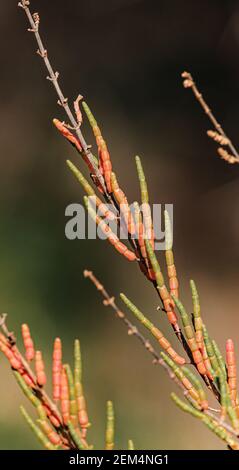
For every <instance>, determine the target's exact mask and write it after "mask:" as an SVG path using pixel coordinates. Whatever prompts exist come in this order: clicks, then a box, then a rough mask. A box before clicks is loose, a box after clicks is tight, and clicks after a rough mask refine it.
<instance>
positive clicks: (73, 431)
mask: <svg viewBox="0 0 239 470" xmlns="http://www.w3.org/2000/svg"><path fill="white" fill-rule="evenodd" d="M67 427H68V429H69V432H70V435H71V437H72V439H73V441H74V443H75V445H76V446H77V448H78V449H80V450H83V449H85V446H84V444H83V442H82V439H81V437H80V434H79V433H78V432H77V431H76V429H75V428H74V426H73V424H72V423H71V422H70V421H69V423H68V424H67Z"/></svg>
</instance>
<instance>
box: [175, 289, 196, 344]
mask: <svg viewBox="0 0 239 470" xmlns="http://www.w3.org/2000/svg"><path fill="white" fill-rule="evenodd" d="M172 298H173V300H174V302H175V304H176V306H177V308H178V311H179V313H180V316H181V319H182V323H183V326H184V331H185V336H186V338H187V339H188V340H190V339H192V338H194V333H193V329H192V326H191V322H190V318H189V316H188V314H187V311H186V309H185V308H184V306H183V304H182V302H180V300H179V299H177V298H176V297H175V296H174V295H172Z"/></svg>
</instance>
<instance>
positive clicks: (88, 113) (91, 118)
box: [82, 101, 98, 128]
mask: <svg viewBox="0 0 239 470" xmlns="http://www.w3.org/2000/svg"><path fill="white" fill-rule="evenodd" d="M82 107H83V109H84V111H85V114H86V116H87V118H88V121H89V123H90V125H91V127H92V128H94V127H96V126H97V125H98V124H97V121H96V119H95V117H94V116H93V114H92V112H91V110H90V108H89V106H88V104H86V102H85V101H82Z"/></svg>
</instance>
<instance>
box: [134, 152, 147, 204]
mask: <svg viewBox="0 0 239 470" xmlns="http://www.w3.org/2000/svg"><path fill="white" fill-rule="evenodd" d="M135 162H136V168H137V173H138V178H139V184H140V191H141V201H142V203H143V204H144V203H147V204H148V202H149V195H148V187H147V183H146V179H145V174H144V170H143V166H142V163H141V160H140V157H138V156H136V157H135Z"/></svg>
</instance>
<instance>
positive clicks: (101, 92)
mask: <svg viewBox="0 0 239 470" xmlns="http://www.w3.org/2000/svg"><path fill="white" fill-rule="evenodd" d="M32 7H33V9H34V10H36V11H39V12H40V14H41V22H42V24H41V30H42V35H43V37H44V38H45V39H46V42H47V47H48V52H49V54H50V57H52V58H53V63H54V64H55V67H56V69H57V70H59V71H60V72H61V83H62V84H63V88H64V90H66V95H67V96H68V97H69V99H70V100H73V99H74V98H75V97H76V96H77V94H78V93H81V94H82V95H84V97H85V99H86V101H88V103H89V104H90V105H91V106H92V108H93V109H94V111H95V114H96V116H97V118H98V120H99V122H100V123H101V124H102V128H103V131H104V135H105V136H106V137H107V141H108V144H109V147H110V150H111V153H112V157H113V161H114V166H115V169H116V171H117V172H118V175H119V178H120V182H121V184H122V186H123V187H124V188H127V191H128V196H129V199H130V200H131V201H132V200H135V199H136V198H138V197H139V189H138V185H137V178H136V172H135V168H134V158H133V157H134V155H135V154H140V155H141V156H142V157H143V162H144V167H145V171H146V174H147V177H148V181H149V182H150V194H151V200H152V201H154V202H157V203H159V202H162V203H173V204H174V237H175V245H174V246H175V251H176V254H177V266H178V271H179V273H180V279H181V292H182V298H183V300H184V302H185V303H187V305H188V307H189V308H190V293H189V286H188V282H189V279H190V278H194V279H195V280H196V281H197V283H198V287H199V289H200V294H201V303H202V308H203V315H204V318H206V320H207V324H208V327H209V330H210V332H211V333H212V334H213V335H214V337H215V338H216V339H217V341H218V343H219V345H220V346H221V348H224V343H225V339H226V338H227V337H230V336H232V337H233V339H234V340H235V341H236V343H237V345H239V318H238V316H239V309H238V295H239V293H238V272H239V267H238V261H239V248H238V239H239V218H238V205H239V182H238V177H239V166H229V165H227V164H226V163H225V162H223V161H221V160H220V159H219V158H218V157H217V155H216V146H215V145H214V143H213V142H211V141H209V140H208V138H207V136H206V130H207V129H208V128H209V127H210V126H209V124H208V122H207V120H206V117H205V116H204V115H203V113H202V111H201V109H200V108H199V106H198V104H197V103H196V102H195V100H194V99H193V96H192V94H191V92H190V91H185V90H184V89H183V87H182V83H181V78H180V74H181V72H182V71H183V70H185V69H186V70H188V69H189V70H190V71H191V72H192V74H193V75H194V78H195V79H196V81H197V82H198V85H199V87H200V88H201V89H202V90H203V91H204V95H205V97H206V98H207V100H208V102H209V103H210V104H211V105H212V106H213V108H214V111H215V113H216V115H217V116H218V119H219V120H221V122H222V123H223V124H224V126H225V129H226V131H228V133H229V135H230V136H231V138H232V139H233V140H234V141H235V145H239V141H238V120H239V107H238V97H239V61H238V52H239V27H238V22H239V2H238V1H230V0H227V1H219V0H211V1H208V0H201V1H200V3H199V2H197V1H189V0H184V2H179V1H176V0H171V1H170V2H169V1H167V0H161V1H157V0H147V1H146V0H104V1H103V2H98V1H96V0H95V1H94V0H87V1H86V0H82V1H80V2H79V1H76V0H75V1H74V0H69V1H67V2H66V1H63V0H62V1H61V0H57V1H56V0H53V1H51V2H49V1H47V0H32ZM0 11H1V14H0V57H1V74H0V82H1V86H0V103H1V106H0V122H1V125H0V143H1V158H0V188H1V190H0V219H1V224H0V279H1V281H0V299H1V310H2V311H6V312H8V313H9V326H10V328H14V330H15V331H16V333H17V335H18V336H19V333H20V325H21V323H22V322H29V323H30V325H31V328H32V333H33V335H34V337H35V342H36V344H37V347H38V348H41V349H43V351H44V357H45V359H46V362H47V363H48V369H49V365H50V357H51V348H52V342H53V338H54V337H55V336H56V335H59V336H61V337H62V339H63V341H64V351H65V357H66V360H70V359H71V353H72V343H73V339H74V338H75V336H79V337H80V339H81V343H82V349H83V357H84V376H85V389H86V393H87V397H88V407H89V413H90V418H91V421H92V423H93V425H92V430H91V431H90V436H91V440H92V441H94V442H95V446H96V448H99V447H102V445H103V441H104V418H105V402H106V400H107V399H109V398H110V399H112V400H113V401H114V404H115V410H116V423H117V435H116V436H117V437H116V444H117V447H118V448H125V446H126V442H127V439H128V437H130V438H132V439H134V441H135V445H136V446H137V448H138V449H142V448H144V449H160V448H162V449H163V448H168V449H172V448H174V449H195V448H197V449H220V448H223V446H222V445H221V443H220V442H219V440H217V438H215V437H214V436H213V435H211V434H210V433H209V432H208V431H207V430H206V429H204V428H203V427H202V426H201V425H200V423H198V422H197V421H196V420H193V419H192V418H191V417H188V416H186V415H184V414H182V413H181V412H180V411H179V410H178V409H176V408H175V406H174V405H173V404H172V403H171V400H170V398H169V393H170V391H171V390H172V389H173V388H174V385H173V384H172V383H170V382H169V380H168V378H167V376H166V375H165V373H164V371H163V370H161V369H160V368H156V367H154V366H152V364H151V360H150V358H149V357H148V355H147V354H146V352H145V351H144V350H143V349H142V348H141V346H140V345H139V344H138V343H137V341H136V340H135V339H134V338H130V337H128V335H127V332H126V331H125V329H124V327H123V326H122V325H121V324H120V323H119V322H118V321H117V320H116V319H115V318H114V315H112V314H111V312H110V311H109V310H107V309H105V308H104V307H103V305H102V301H101V298H100V297H99V296H98V293H97V292H96V291H95V290H94V288H93V286H92V285H90V283H89V281H86V280H85V279H84V278H83V275H82V272H83V269H84V268H90V269H93V270H94V271H95V273H96V274H97V275H98V276H99V277H100V278H101V280H102V282H103V283H104V284H105V285H106V286H107V287H108V289H109V290H110V291H111V292H112V293H114V294H115V295H117V294H118V293H119V292H121V291H124V292H125V293H126V294H127V295H128V296H130V297H131V299H132V300H134V301H135V302H136V303H137V304H138V306H139V307H140V308H141V309H142V310H143V311H145V312H147V314H148V315H149V317H150V318H152V319H154V321H155V322H156V323H158V322H159V323H160V324H161V327H162V329H163V330H164V331H168V330H169V328H168V325H167V322H166V321H165V319H164V318H162V316H161V315H160V313H159V312H157V311H156V307H157V304H158V300H157V297H156V294H155V292H154V291H153V290H152V288H151V287H150V286H149V285H148V283H147V282H146V280H145V279H144V278H143V276H142V275H141V273H140V272H139V271H138V270H137V267H136V266H135V265H134V264H133V263H132V264H130V263H128V264H127V262H126V261H125V260H124V259H123V258H122V257H120V256H118V255H117V254H116V252H115V251H114V250H113V249H112V248H111V247H110V246H108V244H107V243H106V242H103V241H87V240H85V241H68V240H66V238H65V235H64V226H65V222H66V219H65V215H64V213H65V208H66V206H67V205H68V204H69V203H71V202H80V201H81V199H82V190H81V188H80V187H79V186H78V184H77V182H76V181H75V179H74V178H73V177H72V175H71V174H70V173H69V171H68V169H67V168H66V165H65V160H66V158H69V157H70V158H72V159H73V160H74V162H76V163H77V162H78V163H80V164H81V162H80V160H79V158H78V156H77V155H75V153H74V150H73V149H71V148H70V146H68V145H67V143H65V142H64V141H63V140H62V139H61V138H60V136H59V135H58V133H57V132H56V130H55V129H54V127H53V125H52V118H53V117H59V118H60V119H64V115H63V112H62V110H61V109H60V108H59V107H58V106H57V104H56V96H55V94H54V91H53V89H52V88H51V86H50V84H49V82H47V81H46V80H45V75H46V71H45V70H44V68H43V64H42V63H41V60H40V58H39V57H37V56H36V55H34V52H35V49H36V44H35V42H34V38H33V37H32V36H31V35H30V34H29V33H27V32H26V27H27V23H26V19H25V16H24V14H23V12H21V11H20V10H19V9H18V8H17V1H10V2H1V7H0ZM84 131H85V134H86V135H87V138H88V140H89V141H91V142H92V141H93V139H92V136H91V134H90V131H89V129H88V128H87V125H86V123H85V126H84ZM81 167H83V165H82V164H81ZM168 336H169V337H171V336H172V335H171V333H168ZM172 341H174V340H173V339H172ZM237 352H238V347H237ZM0 368H1V380H0V397H1V407H0V448H1V449H24V448H26V449H30V448H31V449H36V448H38V444H37V442H36V441H35V438H34V436H33V435H32V434H31V432H30V431H29V430H28V428H27V426H26V425H25V423H24V422H23V420H22V417H21V415H20V412H19V405H20V404H21V403H25V399H24V397H22V396H21V393H20V392H19V390H18V388H17V386H16V384H15V382H14V379H13V378H12V376H11V374H10V373H9V369H8V366H7V364H6V361H5V359H4V358H2V357H1V359H0ZM49 388H50V385H49Z"/></svg>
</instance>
